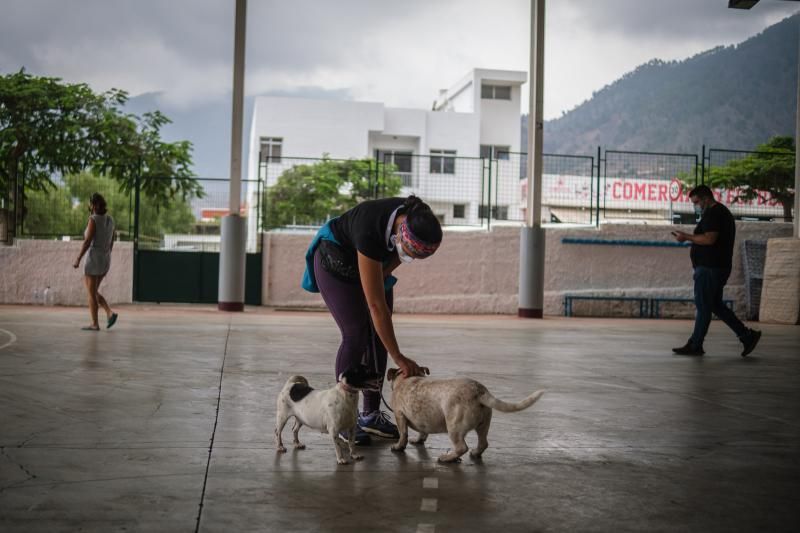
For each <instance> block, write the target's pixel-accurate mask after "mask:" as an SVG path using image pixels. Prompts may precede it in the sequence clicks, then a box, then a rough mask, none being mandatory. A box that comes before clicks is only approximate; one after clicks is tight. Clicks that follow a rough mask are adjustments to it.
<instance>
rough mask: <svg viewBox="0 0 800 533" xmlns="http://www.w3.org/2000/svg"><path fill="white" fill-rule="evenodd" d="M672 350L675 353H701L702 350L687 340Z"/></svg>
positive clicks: (702, 352)
mask: <svg viewBox="0 0 800 533" xmlns="http://www.w3.org/2000/svg"><path fill="white" fill-rule="evenodd" d="M672 351H673V352H675V354H676V355H703V354H704V353H706V352H704V351H703V348H702V347H696V346H693V345H692V343H691V342H687V343H686V344H684V345H683V346H681V347H680V348H673V349H672Z"/></svg>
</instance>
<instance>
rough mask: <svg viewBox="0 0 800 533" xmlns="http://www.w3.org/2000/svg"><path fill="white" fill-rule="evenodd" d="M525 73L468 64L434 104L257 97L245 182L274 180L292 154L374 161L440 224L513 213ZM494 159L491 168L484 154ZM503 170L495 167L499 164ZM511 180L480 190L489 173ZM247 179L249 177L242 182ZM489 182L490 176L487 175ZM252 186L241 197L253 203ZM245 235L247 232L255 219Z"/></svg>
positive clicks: (474, 221)
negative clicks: (387, 167)
mask: <svg viewBox="0 0 800 533" xmlns="http://www.w3.org/2000/svg"><path fill="white" fill-rule="evenodd" d="M526 81H527V73H525V72H519V71H507V70H487V69H474V70H472V71H471V72H470V73H469V74H468V75H467V76H465V77H464V78H463V79H461V80H460V81H459V82H458V83H456V84H455V85H454V86H453V87H451V88H450V89H446V90H442V91H440V94H439V96H438V98H436V100H435V101H434V104H433V109H432V110H430V111H428V110H424V109H404V108H391V107H386V106H385V105H384V104H382V103H374V102H343V101H331V100H312V99H304V98H286V97H272V96H262V97H258V98H256V101H255V108H254V111H253V120H252V124H251V128H250V140H249V142H250V146H249V148H250V150H249V153H250V157H249V161H248V179H249V180H257V179H265V180H266V186H267V187H269V186H271V185H274V183H275V182H276V180H277V179H278V177H279V176H280V174H281V173H282V172H283V171H284V170H286V169H288V168H290V167H291V166H292V165H295V164H298V163H300V161H298V160H297V159H296V158H321V157H322V156H323V155H324V154H327V155H328V156H329V157H331V158H334V159H340V158H341V159H351V158H358V159H360V158H364V157H371V158H378V159H379V160H383V161H386V162H392V163H394V164H395V165H396V167H397V169H398V171H399V172H400V173H401V176H402V178H403V185H404V187H403V190H402V195H407V194H411V193H414V194H417V195H418V196H420V197H421V198H423V199H424V200H425V201H426V202H427V203H428V204H429V205H430V206H431V207H432V208H433V210H434V212H435V213H436V214H437V215H438V216H439V217H440V218H441V219H442V221H443V222H445V223H447V224H477V223H479V221H480V218H481V215H484V216H485V211H486V204H487V202H489V204H490V205H491V209H492V211H493V212H494V214H495V217H496V218H501V219H502V218H514V219H517V220H519V219H520V217H521V214H520V211H519V209H520V187H519V177H520V168H519V166H520V161H519V157H518V156H512V157H509V156H508V155H507V154H508V153H509V152H511V153H514V152H520V151H521V150H520V149H521V147H520V93H521V86H522V84H523V83H525V82H526ZM490 156H493V157H495V158H498V159H499V161H497V164H496V165H492V166H493V167H494V168H492V169H491V170H490V169H489V168H488V166H489V165H488V163H487V161H486V160H485V159H481V158H489V157H490ZM504 166H505V167H508V168H503V167H504ZM490 171H491V172H492V173H495V174H494V175H495V176H496V175H497V173H498V172H499V173H500V174H501V175H504V176H505V175H508V176H509V177H510V178H509V179H507V180H504V181H503V182H500V185H499V186H497V185H493V186H494V187H495V190H492V191H491V197H490V196H489V195H490V191H489V190H488V187H489V185H488V183H489V181H488V180H487V179H486V178H487V176H488V173H489V172H490ZM251 183H252V182H251ZM493 183H496V182H494V181H493ZM254 194H255V191H252V190H251V191H248V200H250V201H248V203H249V204H250V205H255V202H254V201H252V200H255V198H254V196H253V195H254ZM249 218H250V226H249V228H248V233H249V235H251V238H254V236H255V233H256V226H255V217H254V216H250V217H249Z"/></svg>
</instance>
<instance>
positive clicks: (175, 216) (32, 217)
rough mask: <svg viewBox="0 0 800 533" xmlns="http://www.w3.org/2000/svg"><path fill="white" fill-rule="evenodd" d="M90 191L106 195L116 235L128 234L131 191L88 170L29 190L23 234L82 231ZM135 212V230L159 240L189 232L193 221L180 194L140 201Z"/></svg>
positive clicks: (53, 233) (50, 234) (189, 208)
mask: <svg viewBox="0 0 800 533" xmlns="http://www.w3.org/2000/svg"><path fill="white" fill-rule="evenodd" d="M93 192H99V193H100V194H102V195H103V197H104V198H105V199H106V203H107V205H108V212H109V214H110V215H111V216H112V217H113V218H114V221H115V223H116V229H117V232H118V233H119V235H120V238H122V239H130V238H132V235H131V233H132V231H133V220H134V217H133V215H134V214H133V209H134V203H133V196H132V194H130V193H127V192H125V191H124V190H123V189H122V188H121V186H120V184H119V183H118V182H117V181H115V180H113V179H111V178H109V177H107V176H98V175H94V174H92V173H90V172H81V173H80V174H70V175H68V176H66V177H65V179H64V184H63V185H55V184H54V185H53V186H51V187H50V188H49V189H48V190H47V191H32V192H31V193H29V194H28V195H27V200H26V204H25V207H26V210H27V216H26V217H25V223H24V228H23V230H24V234H26V235H35V236H60V235H71V236H80V235H82V234H83V231H84V229H85V228H86V223H87V220H88V218H89V197H90V196H91V194H92V193H93ZM139 213H140V218H139V234H140V236H141V238H142V239H144V240H148V239H158V240H160V239H161V236H163V234H164V233H190V232H191V231H192V230H193V227H194V223H195V218H194V215H193V214H192V208H191V205H190V203H189V202H188V201H187V200H184V199H183V198H171V199H169V200H167V202H166V203H165V204H160V205H157V204H156V203H155V202H147V201H144V202H141V204H140V207H139Z"/></svg>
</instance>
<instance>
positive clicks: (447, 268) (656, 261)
mask: <svg viewBox="0 0 800 533" xmlns="http://www.w3.org/2000/svg"><path fill="white" fill-rule="evenodd" d="M671 229H673V227H672V226H646V225H645V226H642V225H621V224H620V225H603V226H602V227H601V228H587V227H580V228H559V227H548V228H547V236H546V240H547V244H546V250H547V252H546V253H547V257H546V259H545V288H546V291H545V302H544V307H545V308H544V312H545V314H548V315H558V314H563V312H564V307H563V297H564V294H565V293H571V294H592V295H625V294H627V295H640V294H646V295H652V296H658V295H660V296H676V297H684V296H686V297H688V296H691V295H692V275H691V264H690V262H689V250H688V249H687V248H678V247H658V246H623V245H613V246H612V245H598V244H566V243H563V242H562V239H564V238H565V237H573V238H580V239H602V240H627V241H664V242H674V240H673V238H672V236H671V235H670V234H669V231H670V230H671ZM680 229H682V230H684V231H689V232H691V230H692V227H691V226H685V227H682V228H680ZM791 232H792V227H791V225H790V224H774V223H758V222H739V223H737V243H736V248H735V253H734V269H733V272H732V274H731V279H730V281H729V283H728V287H727V289H726V294H725V297H726V298H731V299H734V300H735V301H736V312H737V313H738V314H739V315H740V316H741V315H743V314H744V306H745V294H744V277H743V273H742V259H741V241H742V240H743V239H768V238H772V237H782V236H790V235H791ZM311 238H312V234H310V233H309V234H298V233H281V232H273V233H269V234H265V236H264V241H263V249H264V252H265V254H264V269H263V273H264V292H263V298H264V300H263V302H264V304H265V305H270V306H278V307H323V306H324V303H323V302H322V299H321V298H320V296H319V295H318V294H310V293H307V292H305V291H304V290H302V289H301V288H300V279H301V277H302V274H303V268H304V261H303V257H304V255H305V250H306V247H307V246H308V243H309V242H310V240H311ZM397 277H398V278H399V279H400V281H399V282H398V284H397V287H396V291H395V310H396V311H397V312H413V313H475V314H478V313H505V314H516V312H517V304H518V301H517V285H518V283H519V228H511V227H505V228H504V227H496V228H495V229H493V230H492V231H491V233H487V232H485V231H469V232H461V231H450V230H447V231H446V232H445V238H444V241H443V243H442V246H441V248H440V250H439V251H438V252H437V253H436V255H434V256H433V257H432V258H430V259H426V260H424V261H415V262H414V263H413V264H411V265H408V266H405V265H404V266H401V267H400V268H399V269H398V270H397ZM579 305H580V308H579ZM637 311H638V309H637ZM575 312H576V313H579V312H580V313H581V314H583V313H585V314H593V315H616V314H621V315H624V314H628V315H630V314H635V313H633V308H632V307H631V306H630V304H621V303H602V304H595V305H594V306H593V307H590V306H588V304H586V303H583V302H582V303H580V304H578V303H576V304H575ZM692 312H693V309H692V307H691V306H690V305H682V304H665V305H664V306H663V307H662V314H664V315H675V316H691V313H692Z"/></svg>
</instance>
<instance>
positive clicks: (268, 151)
mask: <svg viewBox="0 0 800 533" xmlns="http://www.w3.org/2000/svg"><path fill="white" fill-rule="evenodd" d="M282 149H283V137H261V148H260V150H259V152H258V154H259V160H260V161H261V162H262V163H280V162H281V152H282Z"/></svg>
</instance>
